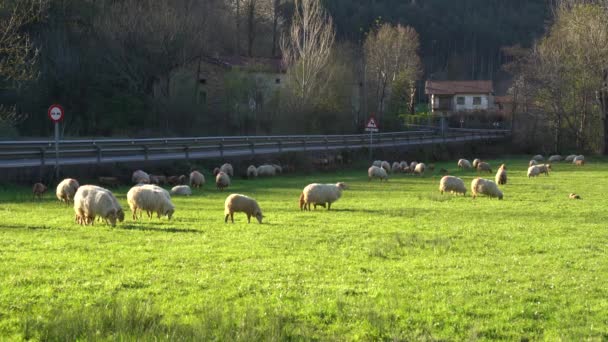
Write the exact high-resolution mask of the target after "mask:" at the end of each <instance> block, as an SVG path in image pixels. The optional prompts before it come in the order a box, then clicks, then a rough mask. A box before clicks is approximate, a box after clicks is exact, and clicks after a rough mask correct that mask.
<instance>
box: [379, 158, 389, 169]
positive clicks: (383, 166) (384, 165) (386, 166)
mask: <svg viewBox="0 0 608 342" xmlns="http://www.w3.org/2000/svg"><path fill="white" fill-rule="evenodd" d="M380 167H381V168H383V169H384V170H386V172H391V164H389V163H388V162H387V161H386V160H385V161H383V162H382V163H381V164H380Z"/></svg>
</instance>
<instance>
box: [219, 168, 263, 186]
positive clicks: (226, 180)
mask: <svg viewBox="0 0 608 342" xmlns="http://www.w3.org/2000/svg"><path fill="white" fill-rule="evenodd" d="M273 170H274V168H273ZM215 186H216V187H217V188H218V190H221V191H223V190H224V189H225V188H227V187H229V186H230V176H228V174H227V173H225V172H221V171H220V173H218V174H217V176H215Z"/></svg>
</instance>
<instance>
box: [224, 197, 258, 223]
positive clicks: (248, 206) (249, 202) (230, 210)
mask: <svg viewBox="0 0 608 342" xmlns="http://www.w3.org/2000/svg"><path fill="white" fill-rule="evenodd" d="M234 213H245V214H247V223H251V216H253V217H255V218H256V219H257V220H258V222H259V223H260V224H262V219H263V218H264V215H262V209H260V206H259V205H258V202H257V201H256V200H254V199H253V198H251V197H248V196H245V195H240V194H232V195H230V196H228V197H227V198H226V202H224V215H225V217H224V222H225V223H228V216H230V220H231V221H232V223H234Z"/></svg>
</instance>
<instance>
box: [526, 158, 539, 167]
mask: <svg viewBox="0 0 608 342" xmlns="http://www.w3.org/2000/svg"><path fill="white" fill-rule="evenodd" d="M534 165H538V162H537V161H536V160H534V159H532V160H530V161H529V162H528V167H530V166H534Z"/></svg>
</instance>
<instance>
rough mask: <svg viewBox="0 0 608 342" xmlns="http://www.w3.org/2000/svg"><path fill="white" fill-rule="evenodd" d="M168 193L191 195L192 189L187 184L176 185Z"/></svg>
mask: <svg viewBox="0 0 608 342" xmlns="http://www.w3.org/2000/svg"><path fill="white" fill-rule="evenodd" d="M170 194H171V195H176V196H190V195H192V189H190V187H189V186H187V185H177V186H174V187H173V188H172V189H171V192H170Z"/></svg>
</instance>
